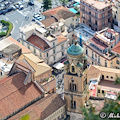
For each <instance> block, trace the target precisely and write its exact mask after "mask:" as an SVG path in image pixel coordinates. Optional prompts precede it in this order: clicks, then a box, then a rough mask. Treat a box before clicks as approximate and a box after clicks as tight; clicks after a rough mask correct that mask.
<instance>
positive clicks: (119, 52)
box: [112, 42, 120, 54]
mask: <svg viewBox="0 0 120 120" xmlns="http://www.w3.org/2000/svg"><path fill="white" fill-rule="evenodd" d="M112 51H114V52H116V53H118V54H120V42H119V43H118V44H117V45H116V46H115V47H114V48H113V49H112Z"/></svg>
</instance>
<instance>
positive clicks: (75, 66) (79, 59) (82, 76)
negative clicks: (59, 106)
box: [64, 42, 89, 113]
mask: <svg viewBox="0 0 120 120" xmlns="http://www.w3.org/2000/svg"><path fill="white" fill-rule="evenodd" d="M67 55H68V61H65V62H64V64H65V75H64V98H65V100H66V107H67V111H68V112H70V113H71V112H72V113H82V112H81V107H82V106H84V105H85V103H86V102H87V100H88V99H89V93H88V92H87V91H88V85H87V83H88V81H87V57H86V56H85V55H84V53H83V48H82V47H80V45H78V44H77V42H75V43H74V44H72V45H71V46H70V47H69V48H68V49H67Z"/></svg>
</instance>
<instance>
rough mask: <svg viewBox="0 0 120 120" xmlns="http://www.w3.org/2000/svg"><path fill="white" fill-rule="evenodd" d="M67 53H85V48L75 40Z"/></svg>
mask: <svg viewBox="0 0 120 120" xmlns="http://www.w3.org/2000/svg"><path fill="white" fill-rule="evenodd" d="M67 53H68V54H69V55H72V56H77V55H81V54H83V48H82V47H81V46H80V45H79V44H77V43H76V42H75V44H72V45H71V46H70V47H69V48H68V49H67Z"/></svg>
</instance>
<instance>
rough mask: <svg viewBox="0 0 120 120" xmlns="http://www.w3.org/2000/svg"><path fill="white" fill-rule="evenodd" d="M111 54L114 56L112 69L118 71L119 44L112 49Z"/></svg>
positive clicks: (119, 66) (119, 58) (119, 63)
mask: <svg viewBox="0 0 120 120" xmlns="http://www.w3.org/2000/svg"><path fill="white" fill-rule="evenodd" d="M112 52H113V53H114V54H115V55H116V60H115V61H114V68H116V69H120V42H119V43H118V44H117V45H116V46H115V47H114V48H113V49H112Z"/></svg>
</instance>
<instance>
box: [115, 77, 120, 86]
mask: <svg viewBox="0 0 120 120" xmlns="http://www.w3.org/2000/svg"><path fill="white" fill-rule="evenodd" d="M115 83H116V84H120V78H119V77H118V76H116V80H115Z"/></svg>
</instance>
